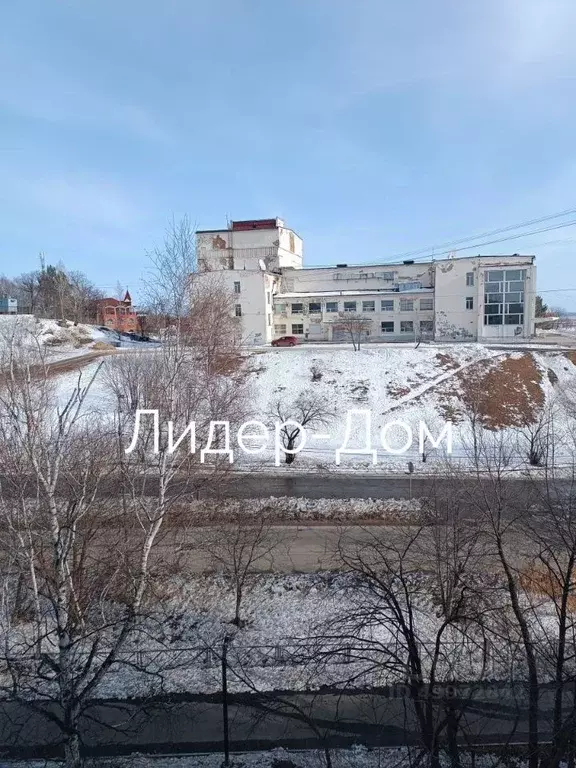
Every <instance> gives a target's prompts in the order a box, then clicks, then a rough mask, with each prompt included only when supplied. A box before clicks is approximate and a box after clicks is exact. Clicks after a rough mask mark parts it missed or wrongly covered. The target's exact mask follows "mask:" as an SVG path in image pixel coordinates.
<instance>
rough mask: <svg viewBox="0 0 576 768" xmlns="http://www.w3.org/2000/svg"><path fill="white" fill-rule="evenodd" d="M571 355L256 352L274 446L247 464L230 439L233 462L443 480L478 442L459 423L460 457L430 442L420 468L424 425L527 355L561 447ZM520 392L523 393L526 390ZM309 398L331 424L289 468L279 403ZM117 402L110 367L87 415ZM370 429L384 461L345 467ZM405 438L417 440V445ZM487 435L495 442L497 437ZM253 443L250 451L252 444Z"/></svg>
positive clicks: (457, 348)
mask: <svg viewBox="0 0 576 768" xmlns="http://www.w3.org/2000/svg"><path fill="white" fill-rule="evenodd" d="M569 354H570V353H565V352H559V351H557V350H554V351H552V350H550V351H542V352H531V353H522V352H516V353H509V352H504V351H500V350H494V349H488V348H486V347H484V346H482V345H479V344H461V345H450V346H441V345H439V346H436V345H434V346H433V345H426V346H421V347H419V348H418V349H415V348H414V347H413V346H412V345H394V346H387V345H373V348H363V349H362V350H360V351H359V352H354V351H353V350H352V349H351V347H349V346H347V347H345V346H334V347H328V346H323V347H318V348H315V347H314V346H313V345H310V346H306V347H296V348H294V349H278V350H277V349H272V350H270V349H268V350H267V351H262V352H257V353H255V354H252V355H250V356H249V357H248V359H247V362H246V365H247V368H248V370H249V371H250V387H251V402H252V413H251V418H253V419H257V420H259V421H262V422H263V423H264V424H266V425H267V427H268V429H269V438H268V444H267V447H266V449H265V451H264V452H263V453H261V454H257V455H252V456H248V455H246V454H245V453H243V452H242V450H240V449H239V446H238V445H237V444H236V445H234V443H235V442H236V441H235V435H234V434H232V436H231V437H232V443H233V446H232V447H233V448H234V451H235V453H234V463H235V466H236V468H238V469H250V470H252V471H255V470H257V469H268V470H269V469H271V468H276V470H277V471H282V472H290V471H311V472H317V471H319V470H320V469H323V470H328V471H331V472H349V471H352V470H353V471H359V472H369V473H372V472H382V471H386V472H406V469H407V462H408V461H412V462H413V463H414V465H415V471H416V472H417V473H420V474H422V473H427V472H435V471H438V468H439V464H444V463H445V461H446V460H447V459H448V458H449V459H450V461H451V462H452V463H453V464H456V465H457V466H458V467H459V468H466V467H468V466H472V464H471V461H470V458H471V444H472V440H471V435H470V434H469V429H468V428H467V426H466V424H465V423H464V422H463V421H454V423H453V424H452V426H451V430H452V451H451V453H450V454H449V455H448V452H447V440H446V438H444V439H443V440H442V441H441V443H440V446H439V447H438V448H434V447H433V445H432V442H431V441H430V440H428V441H427V442H426V445H425V452H426V462H423V461H422V455H421V452H420V446H419V433H420V429H421V426H420V425H421V424H425V425H426V427H427V429H428V430H429V432H430V434H431V435H432V437H433V438H437V437H439V436H440V435H441V433H442V430H443V429H444V428H445V427H446V424H447V421H450V417H449V416H447V406H448V405H450V407H452V408H456V409H457V408H458V407H459V405H461V396H462V395H461V388H462V386H463V383H464V382H466V381H467V380H471V379H473V378H474V376H477V375H478V371H479V370H489V369H492V368H494V367H497V366H499V365H501V364H502V363H504V362H506V361H507V360H511V359H512V360H521V359H522V358H523V356H525V355H527V356H529V360H530V361H531V366H532V368H533V370H535V371H536V372H537V376H538V378H539V382H538V383H537V391H539V392H541V393H542V400H543V402H544V403H545V405H546V406H551V405H552V404H554V407H556V408H557V410H558V414H559V416H560V418H559V419H558V425H559V426H558V427H557V431H556V438H557V441H559V440H560V437H561V435H560V432H561V430H562V429H563V428H567V424H568V421H569V420H568V419H567V418H565V416H566V414H565V413H564V412H563V410H562V409H563V408H564V407H565V405H564V402H563V395H564V393H565V392H569V391H571V390H572V389H575V390H576V387H575V384H576V365H575V364H574V362H572V360H571V358H570V356H569ZM97 368H98V363H93V364H90V365H88V366H86V367H85V368H84V370H83V373H82V377H83V381H87V380H88V379H89V378H90V377H91V376H92V375H93V373H94V372H95V371H96V370H97ZM503 375H504V376H505V375H506V374H503ZM468 377H469V378H468ZM76 382H77V373H72V374H66V375H64V376H62V377H61V379H60V386H61V395H62V398H64V397H66V395H67V394H69V392H70V389H71V387H73V386H74V385H75V384H76ZM516 386H517V387H518V388H519V389H523V388H524V383H523V382H520V383H518V385H516V384H515V385H514V387H516ZM514 387H512V389H514ZM301 394H305V395H306V396H309V395H314V396H316V397H317V398H318V399H319V400H320V401H321V402H325V403H326V407H327V408H328V409H329V410H330V411H332V413H333V416H332V417H331V420H330V422H329V424H328V425H327V426H326V427H322V426H320V427H318V428H311V427H310V428H308V429H307V430H306V434H307V441H306V444H305V446H304V448H303V450H302V451H301V452H300V453H299V455H298V456H297V457H296V461H295V463H294V464H293V465H292V466H287V465H286V464H285V463H284V456H283V454H282V453H281V452H280V454H279V457H278V463H277V460H276V456H275V452H274V450H273V445H274V422H275V418H274V416H273V415H272V413H271V410H272V409H273V406H274V404H275V403H277V402H279V401H280V402H282V403H289V402H292V401H294V400H295V399H296V398H297V397H298V396H299V395H301ZM508 396H510V393H508ZM490 397H493V398H494V400H495V401H497V400H498V399H499V398H501V397H502V391H500V388H499V387H498V385H496V386H495V391H494V392H493V393H492V392H490ZM527 397H528V395H527ZM111 403H112V401H111V399H110V397H109V396H108V394H107V392H106V387H105V364H104V366H103V368H102V370H101V371H100V373H99V374H98V376H97V378H96V380H95V381H94V383H93V385H92V389H91V391H90V393H89V395H88V398H87V401H86V407H87V408H88V409H91V410H95V411H97V412H98V413H100V414H102V415H105V414H106V413H107V412H108V413H109V412H110V410H111V408H112V405H111ZM354 412H355V413H354ZM160 416H161V415H160ZM398 422H402V425H405V426H402V425H400V424H398ZM367 425H368V426H369V428H370V429H369V432H370V447H371V448H374V449H376V450H377V454H376V462H374V459H373V456H372V455H371V454H367V453H366V451H365V452H364V453H361V452H360V453H357V454H355V455H347V454H341V456H340V463H339V464H337V463H336V450H337V449H338V448H342V447H344V446H346V447H347V448H350V449H352V450H362V449H364V448H366V445H367V441H366V428H367ZM385 425H387V430H388V432H387V440H388V445H387V448H386V449H384V448H383V447H382V445H381V429H382V427H384V426H385ZM407 429H408V430H410V431H411V435H412V440H411V441H410V433H409V432H407V431H406V430H407ZM558 429H559V430H560V432H559V431H558ZM501 431H502V432H503V433H504V434H505V435H506V436H507V438H508V439H509V440H510V441H511V442H514V441H516V442H518V441H519V437H518V430H513V429H508V430H506V429H504V430H501ZM486 434H487V436H488V437H490V438H492V437H493V436H494V434H495V433H494V432H487V433H486ZM567 434H568V432H567ZM246 443H247V444H248V445H249V441H246ZM199 447H204V446H199ZM403 449H405V450H403ZM524 449H525V445H524V446H522V445H520V444H519V445H517V446H513V447H512V450H511V455H512V459H511V463H510V466H509V467H508V470H509V471H514V472H517V471H523V470H525V469H526V453H525V450H524ZM398 451H400V452H398ZM570 461H571V456H570V455H569V454H566V455H564V453H563V451H562V450H561V448H558V450H557V451H556V455H555V462H556V464H557V466H560V465H561V464H563V463H566V462H570Z"/></svg>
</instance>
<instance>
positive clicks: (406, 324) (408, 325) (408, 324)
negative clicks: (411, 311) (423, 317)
mask: <svg viewBox="0 0 576 768" xmlns="http://www.w3.org/2000/svg"><path fill="white" fill-rule="evenodd" d="M400 333H414V323H413V322H412V320H401V321H400Z"/></svg>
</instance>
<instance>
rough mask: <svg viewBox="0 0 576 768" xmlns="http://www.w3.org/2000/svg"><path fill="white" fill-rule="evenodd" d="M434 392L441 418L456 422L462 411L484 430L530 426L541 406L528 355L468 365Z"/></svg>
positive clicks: (532, 362)
mask: <svg viewBox="0 0 576 768" xmlns="http://www.w3.org/2000/svg"><path fill="white" fill-rule="evenodd" d="M438 393H439V394H440V395H441V398H442V399H443V400H444V402H443V404H442V407H443V410H444V416H445V418H451V419H452V420H456V421H458V420H461V419H462V417H463V416H464V412H465V411H466V412H468V413H470V414H476V416H477V418H478V420H479V421H480V422H481V423H482V424H483V426H484V427H485V428H486V429H504V428H506V427H523V426H526V425H528V424H533V423H534V422H535V421H536V420H537V418H538V414H539V412H540V411H541V409H542V408H543V407H544V403H545V395H544V391H543V389H542V372H541V370H540V369H539V368H538V366H537V364H536V361H535V360H534V357H533V356H532V354H530V353H526V354H522V355H515V356H512V355H509V356H506V357H504V358H503V359H500V360H498V361H495V362H494V363H492V364H487V363H486V362H479V363H477V364H475V365H472V366H470V367H469V368H467V369H466V370H465V371H461V372H460V373H458V374H456V375H455V376H454V378H453V379H452V380H451V382H450V385H449V387H446V388H443V387H442V385H440V386H439V388H438ZM455 399H457V400H459V401H460V402H459V403H458V402H455Z"/></svg>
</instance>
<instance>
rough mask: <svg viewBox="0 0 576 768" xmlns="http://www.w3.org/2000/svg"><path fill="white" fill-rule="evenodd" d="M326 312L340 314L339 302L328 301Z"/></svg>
mask: <svg viewBox="0 0 576 768" xmlns="http://www.w3.org/2000/svg"><path fill="white" fill-rule="evenodd" d="M326 312H338V302H337V301H327V302H326Z"/></svg>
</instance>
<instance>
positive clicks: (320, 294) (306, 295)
mask: <svg viewBox="0 0 576 768" xmlns="http://www.w3.org/2000/svg"><path fill="white" fill-rule="evenodd" d="M433 292H434V288H411V289H410V290H409V291H399V290H394V289H393V288H359V289H357V290H355V291H352V290H347V291H294V292H290V293H276V294H274V298H276V299H315V298H318V299H323V298H325V297H328V296H361V297H366V296H374V295H375V294H379V295H380V294H387V295H392V296H398V295H401V296H407V295H408V294H412V293H433Z"/></svg>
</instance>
